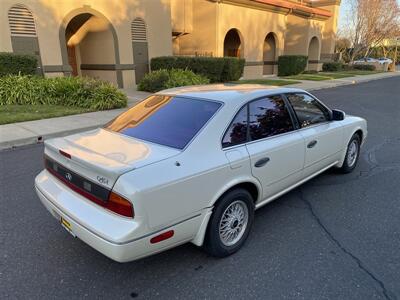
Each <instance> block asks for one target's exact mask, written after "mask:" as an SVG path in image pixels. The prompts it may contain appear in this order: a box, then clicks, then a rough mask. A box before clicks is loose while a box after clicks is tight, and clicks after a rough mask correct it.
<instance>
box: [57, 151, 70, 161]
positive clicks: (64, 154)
mask: <svg viewBox="0 0 400 300" xmlns="http://www.w3.org/2000/svg"><path fill="white" fill-rule="evenodd" d="M58 152H60V154H61V155H62V156H65V157H66V158H69V159H71V154H69V153H67V152H65V151H62V150H58Z"/></svg>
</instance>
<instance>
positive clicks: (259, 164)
mask: <svg viewBox="0 0 400 300" xmlns="http://www.w3.org/2000/svg"><path fill="white" fill-rule="evenodd" d="M267 162H269V157H264V158H261V159H260V160H258V161H256V163H255V164H254V166H255V167H256V168H260V167H262V166H265V165H266V164H267Z"/></svg>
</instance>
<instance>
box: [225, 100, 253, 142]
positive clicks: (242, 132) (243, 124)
mask: <svg viewBox="0 0 400 300" xmlns="http://www.w3.org/2000/svg"><path fill="white" fill-rule="evenodd" d="M246 141H247V105H246V106H245V107H243V108H242V109H241V110H240V111H239V112H238V113H237V115H236V117H235V118H234V119H233V121H232V124H231V125H230V126H229V128H228V130H227V131H226V133H225V135H224V138H223V140H222V147H229V146H234V145H238V144H242V143H245V142H246Z"/></svg>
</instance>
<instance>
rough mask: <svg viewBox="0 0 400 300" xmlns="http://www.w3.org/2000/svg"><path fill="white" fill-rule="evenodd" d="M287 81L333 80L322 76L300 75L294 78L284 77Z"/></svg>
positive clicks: (293, 76)
mask: <svg viewBox="0 0 400 300" xmlns="http://www.w3.org/2000/svg"><path fill="white" fill-rule="evenodd" d="M282 78H285V79H297V80H312V81H321V80H330V79H333V78H332V77H329V76H322V75H319V74H298V75H292V76H286V77H282Z"/></svg>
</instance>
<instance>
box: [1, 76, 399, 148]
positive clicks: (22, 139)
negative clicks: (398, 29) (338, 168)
mask: <svg viewBox="0 0 400 300" xmlns="http://www.w3.org/2000/svg"><path fill="white" fill-rule="evenodd" d="M393 76H400V72H399V71H397V72H391V73H380V74H372V75H363V76H355V77H347V78H343V79H333V80H325V81H307V80H303V81H302V82H301V83H298V84H292V85H286V86H284V87H294V88H301V89H304V90H307V91H313V90H319V89H325V88H332V87H337V86H342V85H350V84H356V83H361V82H367V81H371V80H377V79H383V78H388V77H393ZM123 91H124V92H125V93H126V94H127V96H128V107H131V106H133V105H134V104H135V103H136V102H138V101H140V100H142V99H144V98H146V97H147V96H148V95H150V93H145V92H139V91H136V90H133V89H125V90H123ZM126 109H127V108H122V109H114V110H108V111H99V112H91V113H85V114H80V115H72V116H65V117H58V118H51V119H44V120H37V121H28V122H21V123H14V124H6V125H0V150H1V149H7V148H12V147H17V146H21V145H29V144H35V143H40V142H43V140H45V139H48V138H52V137H57V136H65V135H69V134H73V133H76V132H79V131H85V130H90V129H94V128H97V127H100V126H103V125H104V124H105V123H107V122H108V121H110V120H111V119H112V118H114V117H116V116H117V115H118V114H120V113H121V112H123V111H125V110H126Z"/></svg>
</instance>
